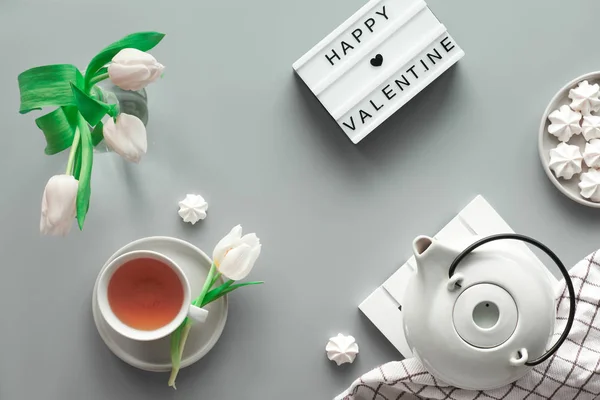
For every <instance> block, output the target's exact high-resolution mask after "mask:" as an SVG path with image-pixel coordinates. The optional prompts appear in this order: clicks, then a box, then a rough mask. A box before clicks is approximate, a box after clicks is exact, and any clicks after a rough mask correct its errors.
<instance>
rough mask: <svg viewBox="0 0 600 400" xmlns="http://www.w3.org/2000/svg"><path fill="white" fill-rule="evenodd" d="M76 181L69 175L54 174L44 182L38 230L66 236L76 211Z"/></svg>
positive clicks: (48, 233)
mask: <svg viewBox="0 0 600 400" xmlns="http://www.w3.org/2000/svg"><path fill="white" fill-rule="evenodd" d="M77 187H78V182H77V180H75V178H74V177H73V176H71V175H55V176H53V177H52V178H50V180H49V181H48V183H47V184H46V188H45V189H44V195H43V197H42V218H41V220H40V232H42V233H43V234H44V235H62V236H66V235H67V234H68V233H69V231H70V230H71V226H72V225H73V220H74V219H75V215H76V213H77V211H76V207H75V201H76V199H77Z"/></svg>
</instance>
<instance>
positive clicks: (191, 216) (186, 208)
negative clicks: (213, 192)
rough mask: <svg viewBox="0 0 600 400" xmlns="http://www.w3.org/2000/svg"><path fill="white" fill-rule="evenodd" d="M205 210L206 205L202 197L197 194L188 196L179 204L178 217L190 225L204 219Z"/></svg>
mask: <svg viewBox="0 0 600 400" xmlns="http://www.w3.org/2000/svg"><path fill="white" fill-rule="evenodd" d="M207 209H208V203H207V202H206V200H204V197H202V196H200V195H197V194H188V195H187V196H185V199H183V200H181V201H180V202H179V216H180V217H181V218H182V219H183V222H190V223H191V224H192V225H194V224H195V223H196V222H198V221H200V220H201V219H204V218H206V210H207Z"/></svg>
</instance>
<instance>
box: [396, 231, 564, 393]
mask: <svg viewBox="0 0 600 400" xmlns="http://www.w3.org/2000/svg"><path fill="white" fill-rule="evenodd" d="M507 240H520V241H524V242H527V243H530V244H533V245H535V246H537V247H539V248H540V249H541V250H543V251H544V252H545V253H546V254H548V255H549V256H550V258H552V260H553V261H554V262H556V263H557V265H558V266H559V269H560V270H561V272H562V273H563V275H564V277H565V282H566V284H567V288H568V291H569V299H570V315H569V318H568V320H567V325H566V328H565V331H564V332H563V333H562V335H561V337H560V338H559V340H558V341H556V343H555V344H554V345H553V346H552V348H551V349H550V350H549V351H548V352H546V353H545V351H546V348H547V345H548V344H549V342H550V340H551V339H552V337H553V333H554V324H555V314H556V304H555V288H554V287H553V285H552V282H551V281H550V279H549V277H548V272H547V271H545V270H544V268H545V267H544V266H543V265H541V264H539V263H534V262H533V260H532V257H531V255H528V254H526V253H525V252H524V250H525V249H524V248H523V249H521V248H520V246H514V243H512V245H511V243H510V242H508V241H507ZM484 244H485V246H484V247H482V248H480V247H481V246H483V245H484ZM413 250H414V254H415V259H416V265H417V267H416V270H415V271H413V273H412V274H411V277H410V280H409V282H408V285H407V290H406V293H405V296H404V299H405V300H404V304H403V313H404V332H405V335H406V340H407V342H408V344H409V346H410V348H411V350H412V352H413V354H414V355H415V356H416V357H417V358H418V359H419V360H420V361H421V362H422V363H423V365H424V366H425V368H426V369H427V370H428V371H429V372H430V373H431V374H432V375H434V376H435V377H436V378H438V379H439V380H440V381H442V382H443V383H446V384H449V385H452V386H456V387H459V388H463V389H473V390H485V389H493V388H497V387H501V386H504V385H506V384H509V383H511V382H514V381H516V380H518V379H519V378H521V377H523V376H524V375H525V374H526V373H527V372H528V371H529V370H530V369H531V368H532V367H533V366H534V365H537V364H540V363H542V362H543V361H545V360H547V359H548V358H549V357H550V356H551V355H552V354H553V353H554V352H555V351H556V350H557V349H558V348H559V347H560V345H561V344H562V343H563V342H564V341H565V340H566V338H567V336H568V333H569V331H570V329H571V326H572V324H573V318H574V315H575V295H574V290H573V284H572V282H571V279H570V277H569V274H568V271H567V270H566V268H565V267H564V265H563V264H562V262H561V261H560V260H559V259H558V257H557V256H556V255H555V254H554V253H553V252H552V251H551V250H550V249H548V248H547V247H546V246H544V245H543V244H541V243H539V242H538V241H536V240H534V239H531V238H529V237H526V236H522V235H518V234H501V235H494V236H489V237H485V238H481V237H476V238H472V239H470V240H468V241H462V242H440V241H437V240H435V239H432V238H428V237H425V236H420V237H418V238H416V239H415V241H414V243H413Z"/></svg>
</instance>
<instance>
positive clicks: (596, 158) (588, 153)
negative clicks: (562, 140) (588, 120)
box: [583, 139, 600, 168]
mask: <svg viewBox="0 0 600 400" xmlns="http://www.w3.org/2000/svg"><path fill="white" fill-rule="evenodd" d="M583 160H584V161H585V163H586V165H587V166H588V167H590V168H600V139H594V140H592V141H590V142H589V143H587V144H586V145H585V150H584V151H583Z"/></svg>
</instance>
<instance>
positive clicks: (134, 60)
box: [112, 48, 156, 65]
mask: <svg viewBox="0 0 600 400" xmlns="http://www.w3.org/2000/svg"><path fill="white" fill-rule="evenodd" d="M112 62H113V63H116V64H123V65H135V64H146V65H150V64H154V63H156V58H154V56H153V55H152V54H150V53H146V52H145V51H141V50H138V49H134V48H127V49H123V50H121V51H120V52H118V53H117V54H116V55H115V56H114V57H113V59H112Z"/></svg>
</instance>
